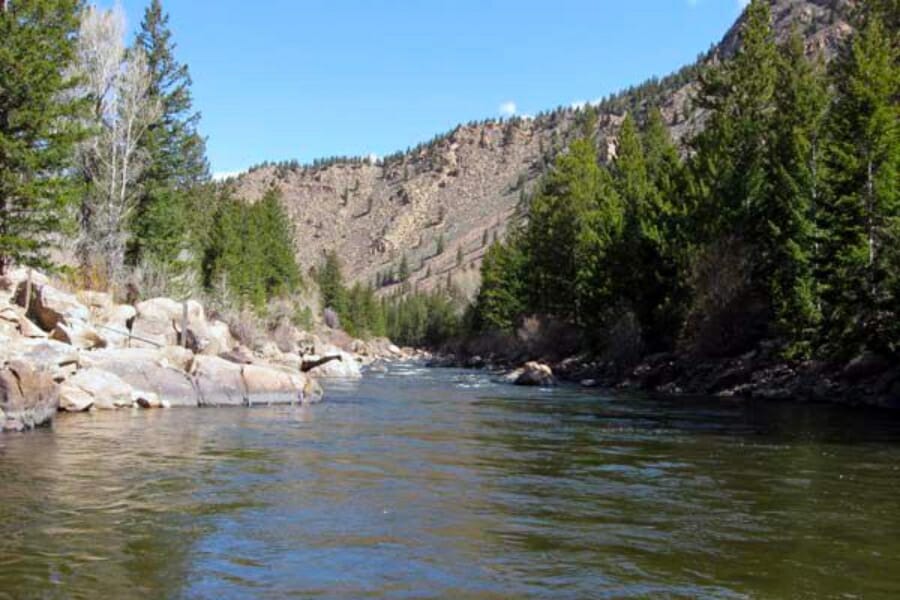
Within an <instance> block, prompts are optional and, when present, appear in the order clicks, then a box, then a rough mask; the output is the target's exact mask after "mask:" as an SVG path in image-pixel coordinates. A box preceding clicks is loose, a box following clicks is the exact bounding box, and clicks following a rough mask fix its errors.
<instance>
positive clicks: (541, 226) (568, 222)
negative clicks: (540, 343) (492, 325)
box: [523, 138, 602, 319]
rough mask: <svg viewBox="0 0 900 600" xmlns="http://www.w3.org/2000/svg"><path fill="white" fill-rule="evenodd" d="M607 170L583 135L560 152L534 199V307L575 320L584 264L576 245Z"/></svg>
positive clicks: (530, 240) (530, 245) (528, 245)
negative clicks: (578, 290) (563, 152)
mask: <svg viewBox="0 0 900 600" xmlns="http://www.w3.org/2000/svg"><path fill="white" fill-rule="evenodd" d="M601 180H602V174H601V169H600V166H599V164H598V162H597V152H596V150H595V148H594V145H593V143H591V142H590V141H589V140H587V139H585V138H582V139H579V140H576V141H575V142H573V143H572V145H571V146H570V148H569V151H568V152H567V153H565V154H561V155H560V156H559V157H558V158H557V159H556V162H555V164H554V167H553V170H552V171H551V172H550V173H549V174H548V175H547V176H546V178H545V180H544V181H543V182H542V188H541V190H540V192H539V193H538V194H537V195H536V196H535V197H534V198H533V199H532V202H531V208H530V212H529V215H528V227H527V229H526V232H525V235H524V240H523V243H524V247H525V252H526V255H527V257H528V267H527V269H526V271H527V273H528V284H527V288H528V290H529V294H530V298H529V301H528V308H529V310H531V311H533V312H537V313H545V314H552V315H556V316H559V317H562V318H571V319H575V318H576V316H577V314H578V310H577V302H576V298H577V294H576V287H577V281H578V272H579V268H580V264H579V260H578V256H577V250H576V249H577V246H578V242H579V238H580V236H581V232H582V229H583V227H584V225H585V219H586V216H587V214H588V213H589V212H590V211H592V210H594V209H595V208H596V207H597V204H598V199H599V197H600V194H601V188H602V181H601Z"/></svg>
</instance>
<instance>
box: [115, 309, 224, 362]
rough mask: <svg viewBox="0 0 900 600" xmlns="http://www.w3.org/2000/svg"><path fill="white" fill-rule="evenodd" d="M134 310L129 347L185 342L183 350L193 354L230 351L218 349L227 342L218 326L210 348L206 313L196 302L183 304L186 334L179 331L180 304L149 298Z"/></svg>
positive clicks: (180, 322) (209, 333) (176, 344)
mask: <svg viewBox="0 0 900 600" xmlns="http://www.w3.org/2000/svg"><path fill="white" fill-rule="evenodd" d="M135 309H136V311H137V316H136V317H135V318H134V321H133V323H132V327H131V332H132V334H133V335H134V339H133V340H132V346H133V347H136V348H142V347H148V346H149V347H154V346H155V347H160V346H178V345H183V344H182V340H183V339H186V342H187V347H188V348H190V349H191V350H192V351H193V352H197V353H200V352H204V351H205V350H206V349H207V348H209V347H210V346H213V345H215V347H213V348H211V349H210V352H208V353H209V354H218V353H219V352H224V351H227V350H230V348H223V349H222V350H220V349H219V348H220V346H222V347H224V346H227V345H228V341H229V340H228V338H227V337H225V336H224V335H223V332H222V329H221V326H217V327H216V328H215V332H214V335H215V338H216V339H215V342H216V344H213V333H211V332H210V327H209V323H208V322H207V321H206V312H205V311H204V310H203V305H202V304H200V303H199V302H197V301H196V300H188V301H187V320H188V323H187V325H188V326H187V331H186V332H182V331H181V329H182V326H183V323H182V320H183V319H184V304H183V303H181V302H176V301H175V300H172V299H171V298H153V299H151V300H146V301H144V302H141V303H139V304H138V305H137V306H136V307H135Z"/></svg>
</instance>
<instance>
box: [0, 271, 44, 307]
mask: <svg viewBox="0 0 900 600" xmlns="http://www.w3.org/2000/svg"><path fill="white" fill-rule="evenodd" d="M27 281H28V268H27V267H18V268H15V269H10V270H9V271H7V272H6V275H4V276H3V277H0V304H13V303H14V302H15V300H16V295H17V294H18V292H19V286H20V285H22V284H24V283H25V282H27ZM49 283H50V281H49V280H48V279H47V277H46V276H45V275H44V274H43V273H41V272H39V271H35V270H32V271H31V285H32V286H40V285H47V284H49Z"/></svg>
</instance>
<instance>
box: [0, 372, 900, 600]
mask: <svg viewBox="0 0 900 600" xmlns="http://www.w3.org/2000/svg"><path fill="white" fill-rule="evenodd" d="M326 389H327V401H326V402H325V403H323V404H321V405H318V406H314V407H310V408H300V407H295V408H290V407H284V408H253V409H219V410H189V409H183V410H178V409H173V410H160V411H136V412H132V411H122V412H118V413H96V414H91V415H61V416H60V418H58V419H57V421H56V423H55V425H54V427H53V429H52V430H41V431H36V432H32V433H28V434H24V435H7V436H3V437H0V475H2V483H0V598H25V597H41V598H68V597H83V598H101V597H102V598H216V599H218V598H244V597H252V598H284V597H297V598H313V597H327V598H366V597H371V598H454V599H455V598H479V599H481V598H573V599H574V598H602V597H611V598H622V597H637V598H646V597H660V596H662V597H685V598H688V597H698V596H701V597H720V598H745V597H748V598H857V597H858V598H879V597H884V598H888V597H897V596H900V418H898V417H895V416H894V415H893V414H891V413H884V412H870V411H862V410H851V409H846V408H839V407H829V406H810V405H795V404H790V403H783V404H764V403H739V402H735V401H724V400H686V399H676V400H665V399H653V398H648V397H642V396H634V395H619V394H612V393H609V392H603V391H597V390H590V391H588V390H581V389H578V388H575V387H560V388H557V389H554V390H541V391H535V390H526V389H519V388H514V387H511V386H505V385H501V384H496V383H492V382H491V381H490V380H489V379H488V377H487V376H486V375H485V374H483V373H476V372H466V371H455V370H425V369H418V368H416V367H413V366H398V367H395V368H393V370H392V372H391V373H389V374H386V375H372V376H368V377H367V378H365V379H364V380H362V381H361V382H358V383H346V384H331V385H328V386H326Z"/></svg>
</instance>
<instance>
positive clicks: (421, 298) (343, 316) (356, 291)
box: [316, 251, 464, 347]
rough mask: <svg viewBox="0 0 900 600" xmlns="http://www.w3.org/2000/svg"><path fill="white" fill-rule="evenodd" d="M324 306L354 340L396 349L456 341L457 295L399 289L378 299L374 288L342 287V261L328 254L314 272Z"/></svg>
mask: <svg viewBox="0 0 900 600" xmlns="http://www.w3.org/2000/svg"><path fill="white" fill-rule="evenodd" d="M316 279H317V281H318V284H319V291H320V294H321V302H322V306H323V307H325V310H326V311H333V312H334V314H335V315H336V316H337V319H336V320H335V321H333V322H332V323H330V325H332V326H340V327H341V328H343V329H344V330H345V331H346V332H347V333H349V334H350V335H353V336H355V337H372V336H374V337H388V338H390V339H391V340H392V341H394V342H395V343H397V344H401V345H404V346H414V347H434V346H438V345H440V344H442V343H444V342H445V341H447V340H449V339H451V338H453V337H456V336H458V335H460V334H461V333H462V332H463V328H462V316H461V315H462V308H463V304H464V302H463V300H462V298H461V295H460V294H459V292H457V291H455V290H453V289H452V288H450V289H436V290H434V291H432V292H418V291H410V290H409V289H408V288H407V287H404V289H399V290H397V291H396V293H395V294H393V295H391V296H384V297H381V298H379V297H378V296H377V295H376V293H375V291H376V290H375V287H373V286H371V285H364V284H362V283H359V282H356V283H355V284H353V285H352V286H350V287H347V286H346V285H345V283H344V277H343V273H342V267H341V261H340V258H339V257H338V255H337V254H336V253H335V252H333V251H332V252H329V253H327V254H326V255H325V259H324V261H323V263H322V264H321V266H320V267H319V268H318V270H317V272H316Z"/></svg>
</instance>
